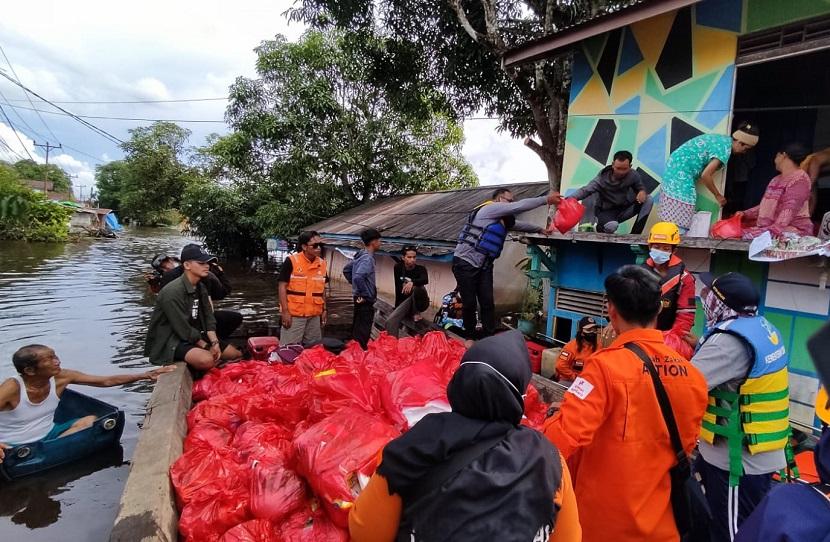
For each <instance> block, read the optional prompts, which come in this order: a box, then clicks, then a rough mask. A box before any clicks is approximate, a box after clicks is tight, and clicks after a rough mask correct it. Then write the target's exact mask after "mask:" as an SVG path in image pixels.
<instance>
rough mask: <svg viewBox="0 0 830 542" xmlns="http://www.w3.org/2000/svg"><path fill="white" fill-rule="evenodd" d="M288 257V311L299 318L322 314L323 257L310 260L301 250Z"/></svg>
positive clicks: (324, 277) (323, 288)
mask: <svg viewBox="0 0 830 542" xmlns="http://www.w3.org/2000/svg"><path fill="white" fill-rule="evenodd" d="M289 258H290V259H291V278H290V279H289V281H288V286H287V287H286V293H287V294H288V313H289V314H290V315H291V316H298V317H301V318H304V317H308V316H319V315H321V314H323V307H324V306H325V300H324V299H323V293H324V291H325V288H326V261H325V260H324V259H323V258H316V259H315V260H314V261H313V262H310V261H308V258H306V257H305V254H303V253H302V252H299V253H297V254H292V255H291V256H289Z"/></svg>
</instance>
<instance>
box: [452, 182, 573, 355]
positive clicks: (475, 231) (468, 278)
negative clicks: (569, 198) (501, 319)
mask: <svg viewBox="0 0 830 542" xmlns="http://www.w3.org/2000/svg"><path fill="white" fill-rule="evenodd" d="M561 200H562V196H560V195H559V192H554V191H551V192H550V194H548V195H547V196H539V197H538V198H526V199H523V200H521V201H513V193H512V192H511V191H510V190H509V189H507V188H497V189H496V190H495V191H494V192H493V196H492V199H490V200H488V201H485V202H484V203H482V204H481V205H479V206H477V207H476V208H475V209H473V211H472V212H471V213H470V215H469V217H468V218H467V222H466V223H465V224H464V227H463V228H461V232H460V233H459V234H458V244H457V245H456V247H455V252H454V253H453V258H452V273H453V275H455V280H456V282H457V283H458V288H457V289H458V292H459V293H460V294H461V301H462V302H463V303H464V308H463V315H464V331H465V333H466V335H467V338H468V339H472V338H473V335H474V334H475V333H476V306H478V307H479V308H480V311H481V325H482V328H483V329H482V333H481V335H482V336H484V337H488V336H490V335H493V333H495V331H496V305H495V302H494V300H493V262H494V261H495V260H496V258H498V257H499V256H501V251H502V248H504V242H505V240H506V239H507V232H508V231H509V230H513V231H521V232H528V233H544V234H549V233H550V232H551V230H550V229H545V228H542V227H540V226H536V225H535V224H530V223H529V222H520V221H517V220H516V215H517V214H520V213H523V212H525V211H530V210H532V209H536V208H537V207H541V206H542V205H558V204H559V202H560V201H561Z"/></svg>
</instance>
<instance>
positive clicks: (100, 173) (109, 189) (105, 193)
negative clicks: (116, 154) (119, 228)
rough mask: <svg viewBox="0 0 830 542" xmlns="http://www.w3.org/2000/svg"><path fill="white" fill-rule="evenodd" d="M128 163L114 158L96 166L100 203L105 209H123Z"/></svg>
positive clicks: (96, 182) (96, 183)
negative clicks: (122, 192) (122, 197)
mask: <svg viewBox="0 0 830 542" xmlns="http://www.w3.org/2000/svg"><path fill="white" fill-rule="evenodd" d="M127 171H128V169H127V163H126V162H125V161H124V160H114V161H112V162H107V163H106V164H103V165H100V166H96V168H95V186H96V187H97V188H98V205H99V206H101V207H104V208H105V209H115V210H117V211H120V210H121V189H122V187H123V186H124V181H125V179H126V178H127Z"/></svg>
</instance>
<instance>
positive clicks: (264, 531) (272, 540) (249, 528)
mask: <svg viewBox="0 0 830 542" xmlns="http://www.w3.org/2000/svg"><path fill="white" fill-rule="evenodd" d="M281 540H282V538H280V537H279V535H278V532H277V528H276V527H275V526H274V524H272V523H271V522H270V521H268V520H265V519H252V520H250V521H246V522H245V523H240V524H239V525H237V526H236V527H233V528H232V529H230V530H229V531H226V532H225V534H224V535H222V538H220V539H219V542H281Z"/></svg>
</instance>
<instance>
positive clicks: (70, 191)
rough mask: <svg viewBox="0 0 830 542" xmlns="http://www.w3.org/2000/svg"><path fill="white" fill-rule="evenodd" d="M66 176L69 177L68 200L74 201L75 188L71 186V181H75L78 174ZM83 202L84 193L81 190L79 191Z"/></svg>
mask: <svg viewBox="0 0 830 542" xmlns="http://www.w3.org/2000/svg"><path fill="white" fill-rule="evenodd" d="M66 176H67V177H69V198H70V199H75V186H74V185H73V179H77V178H78V174H77V173H67V174H66ZM83 200H84V192H83V190H82V191H81V201H83Z"/></svg>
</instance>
